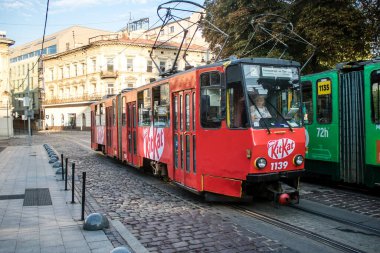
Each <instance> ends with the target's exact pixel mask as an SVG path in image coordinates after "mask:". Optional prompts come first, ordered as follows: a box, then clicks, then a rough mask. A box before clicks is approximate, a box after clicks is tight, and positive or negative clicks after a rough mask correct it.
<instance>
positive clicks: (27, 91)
mask: <svg viewBox="0 0 380 253" xmlns="http://www.w3.org/2000/svg"><path fill="white" fill-rule="evenodd" d="M27 76H28V86H27V88H26V94H27V95H28V106H27V108H28V109H27V114H26V116H27V117H28V139H29V146H30V145H31V143H30V142H31V136H32V133H31V131H30V115H29V114H30V87H29V67H28V75H27Z"/></svg>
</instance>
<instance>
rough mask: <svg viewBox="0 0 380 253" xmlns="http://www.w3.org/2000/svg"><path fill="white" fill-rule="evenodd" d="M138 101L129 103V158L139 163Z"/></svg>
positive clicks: (135, 163) (133, 162) (130, 161)
mask: <svg viewBox="0 0 380 253" xmlns="http://www.w3.org/2000/svg"><path fill="white" fill-rule="evenodd" d="M136 125H137V122H136V102H131V103H128V104H127V160H128V162H129V163H131V164H134V165H137V157H136V155H137V145H136V144H137V143H136V141H137V134H136Z"/></svg>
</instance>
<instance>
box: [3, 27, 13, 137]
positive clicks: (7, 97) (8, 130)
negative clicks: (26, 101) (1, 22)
mask: <svg viewBox="0 0 380 253" xmlns="http://www.w3.org/2000/svg"><path fill="white" fill-rule="evenodd" d="M14 43H15V42H14V41H13V40H11V39H9V38H7V37H6V33H5V32H0V137H3V136H7V137H10V136H13V124H12V117H11V113H12V109H11V89H10V82H9V46H12V45H13V44H14Z"/></svg>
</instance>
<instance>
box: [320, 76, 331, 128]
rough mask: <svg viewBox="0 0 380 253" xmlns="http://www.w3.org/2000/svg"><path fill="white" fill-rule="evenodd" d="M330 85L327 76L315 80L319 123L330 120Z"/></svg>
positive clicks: (325, 122)
mask: <svg viewBox="0 0 380 253" xmlns="http://www.w3.org/2000/svg"><path fill="white" fill-rule="evenodd" d="M331 87H332V86H331V80H330V79H329V78H322V79H319V80H317V87H316V88H317V121H318V123H321V124H329V123H331V121H332V99H331Z"/></svg>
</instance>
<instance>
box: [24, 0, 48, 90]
mask: <svg viewBox="0 0 380 253" xmlns="http://www.w3.org/2000/svg"><path fill="white" fill-rule="evenodd" d="M49 1H50V0H47V4H46V12H45V24H44V32H43V36H42V45H41V54H40V55H39V57H38V59H37V60H36V62H35V63H34V65H33V66H32V68H31V69H29V64H28V65H27V67H28V69H27V75H26V76H25V78H24V79H23V81H22V83H21V84H20V85H18V86H17V89H19V88H20V87H21V86H23V85H24V83H25V80H27V79H28V80H27V81H29V71H33V69H34V68H35V66H36V65H37V64H38V63H39V61H40V59H41V58H42V55H43V52H44V42H45V33H46V24H47V18H48V13H49Z"/></svg>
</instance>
